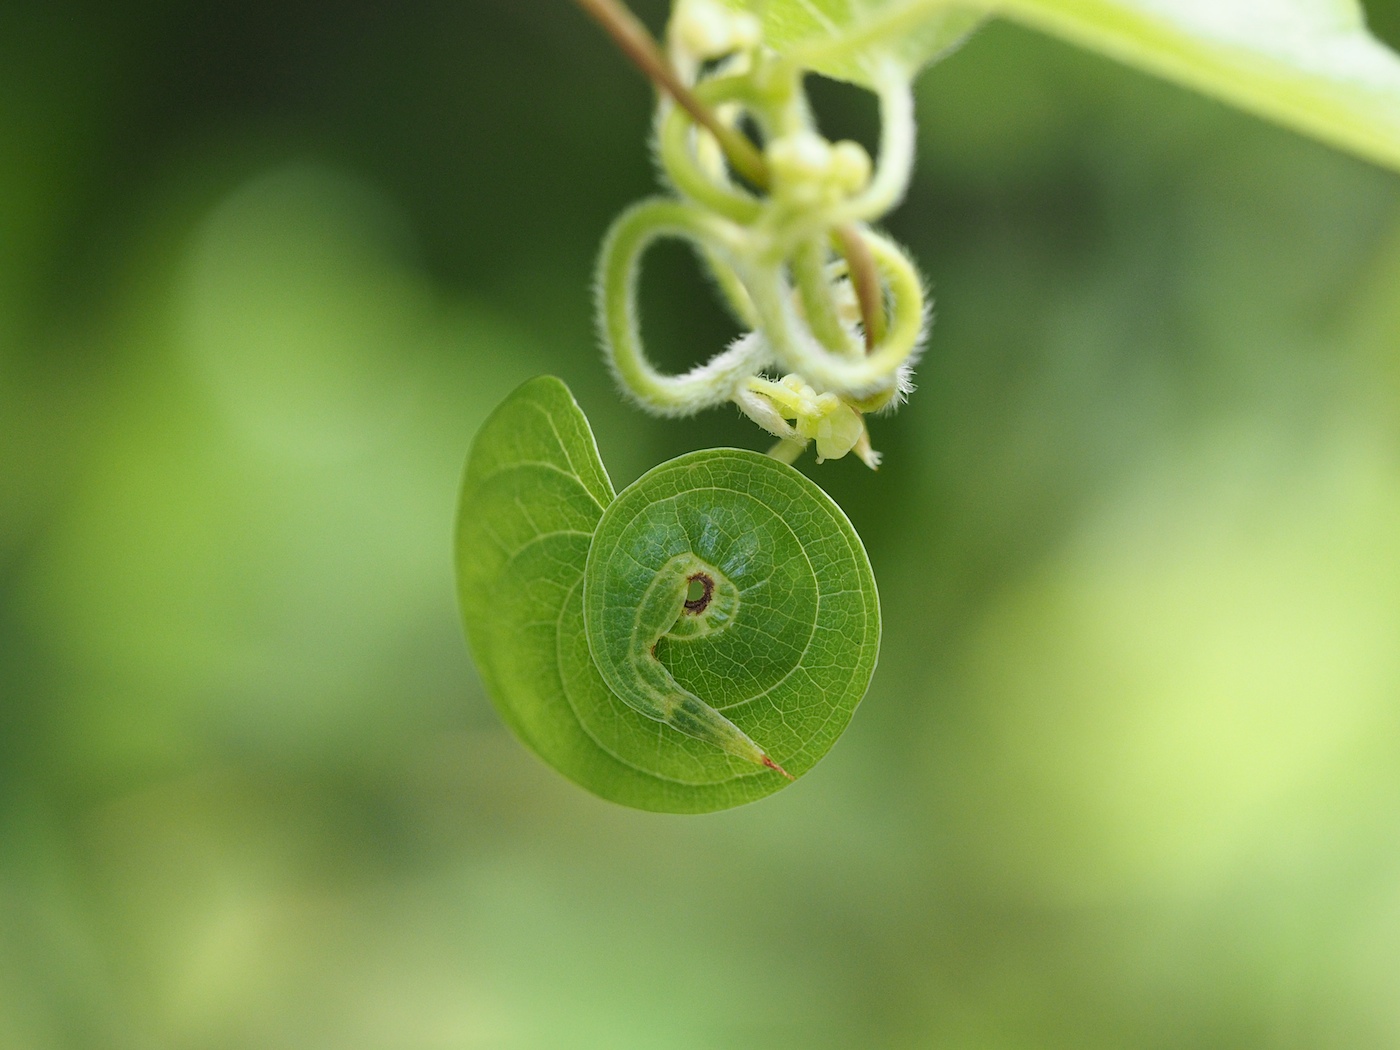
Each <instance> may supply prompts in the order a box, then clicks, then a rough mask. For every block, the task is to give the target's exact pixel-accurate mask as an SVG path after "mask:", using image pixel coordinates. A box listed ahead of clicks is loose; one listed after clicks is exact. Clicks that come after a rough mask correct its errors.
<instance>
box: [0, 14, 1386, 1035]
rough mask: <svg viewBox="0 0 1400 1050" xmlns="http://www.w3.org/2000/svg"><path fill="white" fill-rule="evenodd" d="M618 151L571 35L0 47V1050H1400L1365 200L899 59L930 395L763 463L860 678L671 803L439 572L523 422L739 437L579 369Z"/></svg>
mask: <svg viewBox="0 0 1400 1050" xmlns="http://www.w3.org/2000/svg"><path fill="white" fill-rule="evenodd" d="M638 6H639V9H640V10H641V11H642V12H643V13H644V14H645V15H646V16H647V17H648V18H649V19H651V20H652V23H653V24H654V25H655V24H657V22H658V21H659V19H660V17H661V16H662V8H661V5H660V4H659V3H650V4H645V5H643V4H639V5H638ZM1369 8H1370V15H1371V22H1372V25H1373V27H1374V28H1375V29H1376V30H1377V32H1378V34H1379V35H1381V36H1382V37H1383V38H1385V39H1387V40H1388V41H1389V42H1390V43H1391V44H1392V45H1395V44H1397V43H1400V3H1397V2H1396V0H1388V2H1385V3H1382V2H1380V0H1373V2H1372V3H1371V4H1370V5H1369ZM813 92H814V95H815V97H816V101H817V105H818V108H819V110H820V112H821V113H822V115H823V119H824V123H825V126H826V127H827V128H829V129H830V131H831V132H832V133H833V135H854V136H855V137H858V138H861V139H863V140H865V141H867V142H870V141H871V139H872V137H873V135H874V113H873V108H874V107H873V105H872V104H871V102H870V100H869V99H868V98H867V97H866V96H864V95H862V94H861V93H860V92H858V91H856V90H854V89H851V88H845V87H840V86H835V85H830V84H823V83H817V84H814V85H813ZM649 105H650V96H649V92H648V89H647V88H646V87H645V85H644V84H643V83H642V82H641V80H640V79H639V78H638V77H637V76H636V74H635V73H633V72H632V71H631V70H630V69H628V68H627V67H625V66H624V64H623V63H622V62H621V60H619V59H618V58H617V57H616V56H615V55H614V54H612V53H611V52H610V51H609V49H608V47H607V46H606V44H605V42H604V41H603V39H602V37H601V35H600V34H599V33H597V31H596V30H594V29H593V28H592V27H591V26H590V25H588V24H587V23H586V22H585V21H584V19H583V18H582V16H581V15H579V14H578V13H577V11H576V10H574V9H573V8H572V7H571V6H570V5H568V4H566V3H564V2H563V0H529V2H526V0H465V2H464V0H455V2H452V3H447V2H440V0H421V2H418V3H412V4H404V5H382V4H369V3H360V4H348V5H347V4H329V3H319V2H315V0H279V2H277V3H272V2H269V0H253V2H251V3H247V4H242V5H234V6H232V7H230V6H227V5H225V6H214V5H201V4H192V3H181V2H177V0H133V2H130V3H126V4H122V5H107V4H97V3H82V2H79V0H50V2H46V3H40V2H38V0H8V2H6V3H4V4H3V5H0V1047H4V1048H7V1050H50V1048H55V1050H56V1048H117V1050H125V1048H140V1050H146V1048H158V1050H166V1048H170V1050H184V1048H189V1050H196V1048H198V1050H205V1048H210V1050H223V1048H229V1050H234V1048H258V1050H263V1048H274V1050H275V1048H288V1050H292V1048H295V1050H315V1048H327V1050H332V1048H334V1050H361V1048H364V1050H371V1048H373V1050H379V1048H384V1050H390V1048H392V1050H400V1048H404V1050H419V1048H422V1050H439V1048H454V1050H455V1048H476V1047H505V1048H517V1047H518V1048H535V1047H546V1048H553V1047H559V1048H593V1047H597V1048H624V1050H626V1048H634V1047H635V1048H663V1050H669V1048H687V1050H688V1048H696V1050H707V1048H727V1047H757V1046H762V1047H769V1048H774V1050H778V1048H788V1047H792V1048H825V1047H832V1048H847V1047H894V1048H916V1047H917V1048H923V1047H937V1048H949V1050H1001V1048H1007V1050H1018V1048H1041V1047H1066V1048H1071V1047H1072V1048H1088V1050H1092V1048H1100V1047H1103V1048H1110V1047H1113V1048H1117V1047H1135V1048H1136V1047H1144V1048H1156V1047H1164V1048H1165V1047H1173V1048H1175V1047H1193V1048H1194V1047H1222V1048H1253V1047H1269V1048H1273V1047H1280V1048H1284V1047H1286V1048H1295V1047H1297V1048H1301V1047H1340V1048H1351V1047H1356V1048H1377V1047H1400V176H1398V175H1396V174H1394V173H1388V172H1385V171H1382V170H1380V169H1377V168H1374V167H1371V166H1369V165H1367V164H1365V163H1362V162H1359V161H1356V160H1353V159H1351V158H1348V157H1346V156H1343V155H1341V154H1338V153H1335V152H1333V151H1331V150H1329V149H1327V148H1325V147H1323V146H1320V145H1317V144H1314V143H1312V142H1310V141H1307V140H1304V139H1302V138H1299V137H1296V136H1294V135H1292V134H1289V133H1288V132H1285V131H1282V130H1279V129H1276V128H1274V127H1271V126H1269V125H1266V124H1263V123H1261V122H1258V121H1256V120H1253V119H1251V118H1249V117H1246V116H1242V115H1239V114H1237V113H1234V112H1232V111H1229V110H1227V109H1225V108H1223V107H1221V106H1219V105H1217V104H1215V103H1213V102H1210V101H1207V100H1204V99H1202V98H1199V97H1196V96H1193V95H1190V94H1188V93H1185V92H1183V91H1180V90H1178V89H1176V88H1173V87H1170V86H1167V85H1164V84H1161V83H1159V82H1156V81H1153V80H1149V79H1147V78H1145V77H1142V76H1139V75H1137V74H1135V73H1133V72H1131V71H1128V70H1125V69H1123V68H1120V67H1117V66H1115V65H1112V64H1110V63H1108V62H1106V61H1104V60H1102V59H1099V58H1096V57H1093V56H1090V55H1086V54H1082V53H1079V52H1075V51H1072V50H1070V49H1068V48H1066V47H1064V46H1062V45H1060V44H1057V43H1054V42H1052V41H1049V40H1047V39H1043V38H1040V37H1038V36H1035V35H1033V34H1031V33H1029V32H1026V31H1023V30H1019V29H1015V28H1011V27H1007V26H1003V25H994V26H991V27H989V28H987V29H985V30H984V31H982V32H981V33H979V34H978V35H977V36H976V37H975V38H974V39H973V40H972V41H971V42H970V43H969V44H968V45H967V46H966V47H965V48H964V49H963V50H962V51H961V52H959V53H958V54H956V55H954V56H953V57H952V58H951V59H949V60H948V61H947V62H946V63H944V64H943V65H940V66H938V67H937V68H935V69H933V70H932V71H930V72H928V73H927V74H925V75H924V77H923V78H922V79H921V81H920V82H919V114H920V123H921V126H920V135H921V140H920V158H919V168H918V172H917V176H916V179H915V182H914V184H913V187H912V189H911V191H910V195H909V199H908V201H907V202H906V203H905V205H904V206H903V207H902V208H901V209H900V210H899V211H898V212H897V213H896V214H895V215H894V216H893V217H892V219H891V221H890V224H889V225H890V228H891V230H892V231H893V232H894V234H895V235H896V236H897V237H898V238H900V239H901V240H902V241H904V242H905V243H907V244H909V245H910V246H911V248H912V250H913V252H914V254H915V255H916V257H917V258H918V259H919V260H920V261H921V264H922V266H923V268H924V270H925V272H926V273H927V274H928V276H929V278H930V280H931V282H932V285H933V288H934V291H935V294H936V297H937V301H938V316H937V323H936V325H935V327H934V330H933V336H932V339H931V342H930V347H929V351H928V354H927V356H926V357H925V360H924V363H923V365H922V367H921V369H920V374H919V387H920V389H919V390H918V392H917V394H916V395H915V396H914V399H913V402H912V404H910V405H909V406H908V407H907V408H906V409H905V410H903V411H902V412H900V413H899V414H898V415H897V416H894V417H892V418H881V419H879V420H877V421H876V422H875V424H874V426H873V430H874V440H875V444H876V446H877V447H879V448H882V449H883V450H884V451H885V452H886V454H887V460H886V462H887V466H886V467H885V468H884V469H882V470H881V471H880V472H879V474H870V473H869V472H867V471H866V470H865V468H864V467H862V466H861V465H860V464H859V463H857V462H855V461H854V459H853V458H851V459H848V460H845V461H841V462H838V463H832V464H827V465H825V466H823V467H820V468H817V467H813V466H812V465H811V461H810V459H808V460H807V461H806V462H805V463H804V469H806V470H808V471H809V472H810V473H811V474H812V476H813V477H815V478H816V479H817V480H818V481H819V482H820V483H821V484H822V485H823V486H825V487H826V488H827V489H828V490H829V491H830V492H831V493H832V494H833V495H834V496H835V497H836V498H837V499H838V500H839V501H840V502H841V503H842V505H843V506H844V507H845V508H846V509H847V511H848V513H849V514H850V516H851V518H852V519H853V520H854V522H855V524H856V526H857V528H858V529H859V530H860V532H861V534H862V535H863V536H864V537H865V540H866V542H867V545H868V547H869V550H870V555H871V559H872V561H873V563H874V566H875V570H876V575H877V578H878V579H879V581H880V584H881V588H882V596H883V604H884V611H885V623H886V633H885V640H884V647H883V651H882V659H881V664H880V667H879V669H878V671H877V673H876V676H875V681H874V685H873V687H872V689H871V691H870V694H869V696H868V697H867V698H866V700H865V703H864V704H863V706H862V707H861V709H860V711H859V712H858V713H857V716H856V719H855V721H854V723H853V725H852V727H851V729H850V731H849V732H848V733H847V734H846V736H845V737H844V738H843V739H842V741H841V742H840V743H839V744H838V745H837V747H836V749H835V750H834V751H833V752H832V754H831V755H830V756H829V757H828V758H827V759H826V760H825V761H824V762H823V763H822V764H821V765H820V766H819V767H818V768H817V769H816V770H814V771H813V772H812V773H811V774H810V775H808V776H807V777H805V778H804V779H803V780H802V781H801V782H800V783H798V784H796V785H794V786H793V787H792V788H790V789H788V790H786V791H783V792H782V793H781V794H779V795H777V796H775V797H774V798H771V799H769V800H766V801H764V802H762V803H759V804H756V805H754V806H751V807H748V808H744V809H741V810H737V811H733V812H729V813H722V814H717V815H713V816H707V817H699V818H679V817H665V816H658V815H654V814H646V813H636V812H630V811H627V810H624V809H621V808H618V807H615V806H612V805H609V804H607V803H604V802H601V801H599V800H597V799H594V798H592V797H591V796H589V795H587V794H585V793H583V792H582V791H580V790H578V789H576V788H574V787H573V786H571V785H570V784H568V783H567V782H565V781H563V780H562V779H561V778H560V777H558V776H557V775H556V774H555V773H553V772H552V771H551V770H549V769H548V768H546V767H545V766H543V765H542V764H541V763H540V762H539V761H538V760H536V759H535V758H534V757H533V756H532V755H530V754H529V753H528V752H527V751H526V750H525V749H524V748H523V747H521V746H520V745H519V744H517V743H516V742H515V741H514V740H513V739H511V738H510V736H509V735H508V733H507V732H506V731H505V730H504V729H503V728H502V726H501V725H500V723H499V721H498V720H497V718H496V717H495V715H494V713H493V712H492V710H491V708H490V705H489V703H488V701H487V699H486V698H485V696H484V695H483V694H482V692H481V688H480V685H479V683H478V681H477V679H476V677H475V674H474V672H473V670H472V667H471V663H470V659H469V656H468V654H467V651H466V648H465V646H464V644H463V642H462V640H461V637H460V631H459V627H458V623H457V615H456V610H455V608H454V605H453V596H452V594H453V587H452V575H451V573H452V569H451V550H450V536H451V518H452V514H453V510H454V503H455V496H456V491H455V490H456V482H457V476H458V472H459V469H460V465H461V462H462V460H463V457H464V455H465V452H466V447H467V444H468V442H469V440H470V438H471V435H472V433H473V432H474V430H475V428H476V427H477V426H478V425H479V424H480V422H481V420H482V419H483V418H484V416H485V414H486V413H487V412H488V411H489V409H490V408H491V407H492V406H493V404H494V403H495V402H496V401H498V400H499V399H500V398H501V397H502V396H504V394H505V393H506V392H507V391H509V390H510V389H511V388H512V387H513V386H515V385H516V384H517V383H518V382H520V381H521V380H523V379H525V378H527V377H529V376H531V375H533V374H536V373H539V372H542V371H549V372H554V373H556V374H558V375H560V376H562V377H564V378H565V380H566V381H567V382H568V383H569V384H570V385H571V386H572V387H573V389H574V390H575V392H576V394H577V395H578V397H579V399H580V401H581V403H582V404H583V406H584V408H585V410H586V411H587V412H588V413H589V415H590V416H591V418H592V419H593V421H594V424H595V426H596V428H597V431H598V436H599V442H600V445H601V448H602V452H603V456H604V459H605V460H606V462H607V463H608V464H609V466H610V468H611V470H612V472H613V475H614V479H615V480H616V481H617V482H618V483H619V485H621V484H625V483H626V482H628V481H630V480H631V479H632V478H634V477H636V476H637V475H638V474H640V473H641V472H642V471H643V470H645V469H647V468H648V467H650V466H652V465H653V464H655V463H657V462H659V461H660V460H662V459H664V458H667V457H670V456H673V455H676V454H678V453H680V452H682V451H685V450H688V449H691V448H696V447H702V446H707V445H721V444H738V445H742V446H746V447H751V448H761V447H763V445H764V444H765V442H764V441H763V440H762V435H760V434H758V433H757V431H756V430H755V429H754V428H753V427H752V426H751V425H749V424H747V423H746V422H744V421H742V420H740V419H739V418H738V417H737V415H736V414H735V413H732V412H716V413H711V414H709V415H706V416H704V417H701V418H699V419H696V420H692V421H685V422H658V421H654V420H651V419H649V418H646V417H644V416H642V415H640V414H638V413H637V412H635V411H634V410H632V409H630V408H628V407H626V406H624V405H623V404H622V403H621V402H620V401H619V399H618V398H617V397H616V396H615V394H614V392H613V391H612V390H611V389H610V386H609V382H608V380H607V378H606V376H605V373H604V370H603V368H602V367H601V365H600V362H599V359H598V355H597V352H596V349H595V344H594V338H593V334H592V328H591V318H590V295H589V281H590V269H591V265H592V261H593V256H594V253H595V251H596V247H597V244H598V242H599V239H600V237H601V235H602V233H603V231H604V229H605V228H606V225H607V223H608V221H609V219H610V217H611V216H612V215H613V214H614V213H615V212H616V211H617V210H619V209H620V208H621V207H622V206H623V205H625V204H626V203H628V202H630V201H632V200H634V199H636V198H639V197H641V196H643V195H645V194H647V193H648V192H651V189H652V186H653V180H652V173H651V170H650V167H649V160H648V156H647V150H646V148H645V136H646V133H647V129H648V126H649V125H648V119H649V117H648V110H649ZM651 261H652V264H653V265H652V267H651V269H650V270H649V272H648V275H647V277H646V279H645V281H644V288H643V291H644V302H645V306H646V310H647V324H648V334H649V339H650V342H651V344H652V345H653V347H654V348H655V351H656V354H657V356H658V357H659V358H660V359H662V360H663V361H665V362H667V363H668V364H670V365H671V366H673V367H680V366H682V365H684V364H685V363H687V362H689V361H694V360H698V359H700V358H702V357H703V356H706V355H708V354H709V353H710V352H711V351H712V350H713V349H714V348H715V347H716V346H717V345H718V344H719V343H720V342H721V341H722V340H724V339H725V338H727V337H728V336H729V334H731V333H730V329H729V328H728V327H727V322H726V321H725V320H724V318H723V316H722V315H721V314H720V313H719V311H717V310H716V309H715V308H714V306H713V304H712V303H711V301H710V296H709V295H708V292H707V290H706V288H705V287H704V285H703V283H702V282H701V280H700V278H699V277H698V275H697V272H696V270H695V267H694V265H693V264H692V263H691V262H690V261H689V260H688V259H687V257H686V256H685V253H684V252H683V251H682V250H680V249H672V248H663V249H660V250H658V251H657V252H656V253H655V254H654V255H653V256H652V257H651Z"/></svg>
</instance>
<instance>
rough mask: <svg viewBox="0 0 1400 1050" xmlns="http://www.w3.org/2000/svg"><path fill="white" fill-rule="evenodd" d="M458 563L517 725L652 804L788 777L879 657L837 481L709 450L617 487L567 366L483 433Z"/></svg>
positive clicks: (469, 622)
mask: <svg viewBox="0 0 1400 1050" xmlns="http://www.w3.org/2000/svg"><path fill="white" fill-rule="evenodd" d="M457 571H458V587H459V592H460V598H461V607H462V616H463V620H464V622H465V625H466V630H467V636H468V639H469V640H470V642H471V646H472V651H473V653H474V655H475V657H476V662H477V667H478V668H479V670H480V672H481V676H482V679H483V681H484V682H485V684H486V688H487V690H488V692H489V693H490V695H491V698H492V701H493V702H494V703H495V705H496V707H497V708H498V709H499V711H500V713H501V716H502V718H503V719H504V720H505V721H506V723H507V724H508V725H510V727H511V728H512V729H513V730H514V731H515V733H516V734H517V735H518V736H519V737H520V739H521V740H523V741H524V742H525V743H526V744H527V745H529V746H530V747H531V748H532V749H533V750H534V751H535V752H536V753H538V754H539V755H540V757H541V758H543V759H544V760H545V761H546V762H548V763H549V764H550V765H552V766H554V767H555V768H556V769H558V770H559V771H560V772H561V773H563V774H564V775H565V776H567V777H569V778H570V779H572V780H574V781H576V782H578V783H579V784H581V785H583V786H584V787H586V788H588V789H589V790H590V791H593V792H595V793H597V794H599V795H601V796H603V797H604V798H608V799H612V800H613V801H615V802H621V803H623V804H625V805H630V806H636V807H639V808H642V809H653V810H664V811H669V812H705V811H709V810H716V809H724V808H726V807H729V806H736V805H739V804H741V803H744V802H750V801H752V800H754V799H757V798H761V797H763V796H764V795H768V794H771V793H772V792H774V791H776V790H778V789H779V788H781V787H783V786H784V785H785V784H786V783H787V782H788V780H787V779H785V776H784V774H785V773H786V774H788V775H790V776H791V777H794V778H795V777H798V776H801V775H802V774H803V773H805V772H806V771H807V770H809V769H810V768H811V767H812V766H813V765H814V764H815V763H816V762H817V760H818V759H820V758H821V757H822V755H824V754H825V753H826V752H827V750H828V749H829V748H830V747H831V745H832V744H833V743H834V742H835V741H836V738H837V737H838V736H840V735H841V733H842V731H843V730H844V729H845V728H846V725H847V723H848V722H849V721H850V718H851V714H852V712H853V711H854V710H855V707H856V705H857V704H858V703H859V702H860V699H861V697H862V696H863V695H864V693H865V690H866V687H867V685H868V684H869V682H870V676H871V674H872V673H873V672H874V669H875V660H876V655H877V652H878V649H879V639H880V612H879V600H878V598H877V595H876V592H875V579H874V577H873V575H872V574H871V571H870V564H869V561H868V560H867V559H866V556H865V549H864V548H863V547H862V545H861V542H860V539H859V537H858V536H857V535H856V533H855V530H854V529H853V528H852V527H851V524H850V522H849V521H847V520H846V517H845V515H844V514H843V513H842V512H841V510H840V508H839V507H837V506H836V504H835V503H833V502H832V501H831V499H830V498H829V497H828V496H827V495H826V494H825V493H824V492H822V491H821V489H819V488H818V487H817V486H816V485H815V484H813V483H812V482H811V481H809V480H808V479H807V478H805V477H803V476H802V475H801V474H799V473H798V472H797V471H795V470H793V469H792V468H791V467H789V466H787V465H785V464H782V463H779V462H777V461H775V460H772V459H769V458H767V457H765V456H760V455H758V454H756V453H753V452H746V451H742V450H738V449H708V450H704V451H700V452H692V453H689V454H687V455H684V456H681V457H679V458H677V459H673V460H670V461H669V462H667V463H663V464H661V465H660V466H659V467H656V468H655V469H653V470H651V471H649V472H648V473H647V474H645V475H643V476H642V477H641V478H639V479H638V480H637V481H636V482H635V483H633V484H632V485H630V486H628V488H626V489H625V490H624V491H623V492H622V493H621V494H620V495H618V496H616V497H614V494H613V489H612V484H611V482H610V481H609V480H608V476H607V472H606V471H605V470H604V469H603V465H602V462H601V461H600V460H599V458H598V451H597V447H596V445H595V444H594V441H593V435H592V432H591V431H590V430H589V427H588V421H587V420H586V419H585V418H584V416H583V413H582V412H581V411H580V409H579V407H578V405H577V404H576V403H575V402H574V400H573V397H572V396H571V395H570V393H569V391H568V388H567V387H565V386H564V384H563V383H562V382H560V381H559V380H558V379H555V378H553V377H551V376H542V377H540V378H537V379H533V380H531V381H530V382H528V383H526V384H525V385H523V386H522V387H520V388H519V389H518V390H516V391H515V393H513V394H512V395H511V396H510V397H508V398H507V399H506V400H505V402H503V403H502V404H501V406H500V407H499V408H498V409H497V410H496V412H495V413H494V414H493V415H492V416H491V418H490V419H489V420H487V422H486V423H485V425H484V426H483V427H482V429H481V432H480V433H479V434H478V435H477V437H476V440H475V442H474V443H473V445H472V450H471V454H470V456H469V458H468V460H467V469H466V476H465V479H464V481H463V486H462V497H461V506H460V510H459V515H458V527H457Z"/></svg>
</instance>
